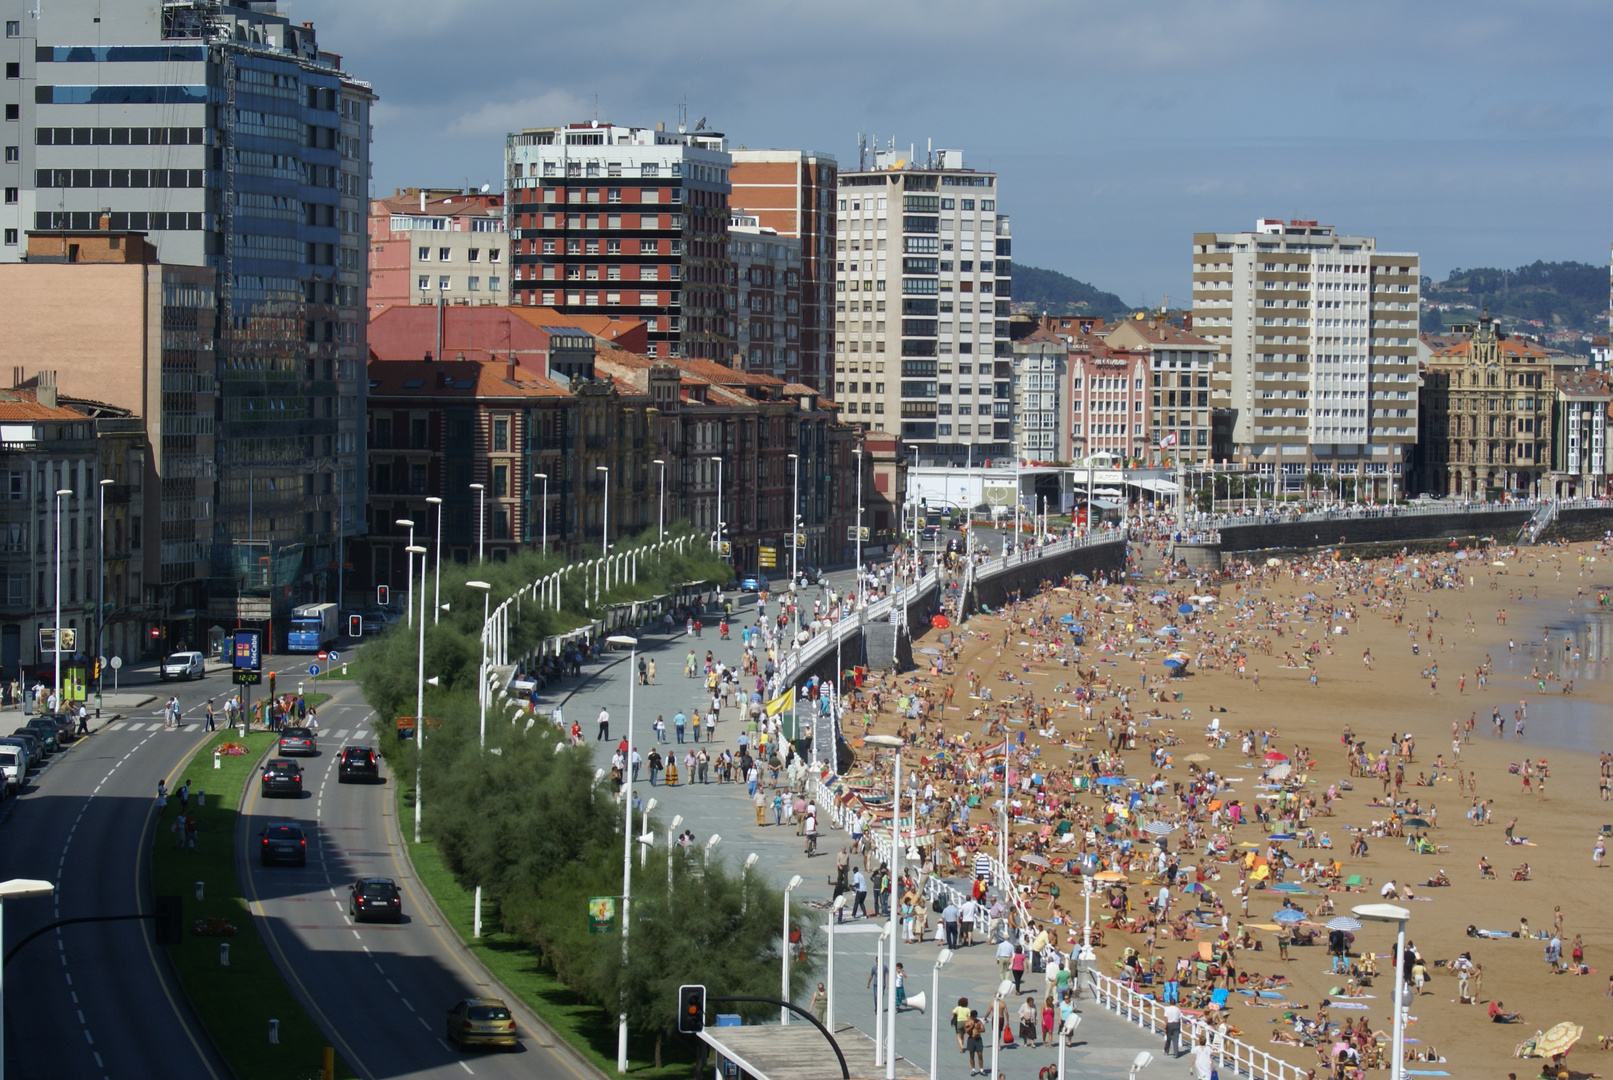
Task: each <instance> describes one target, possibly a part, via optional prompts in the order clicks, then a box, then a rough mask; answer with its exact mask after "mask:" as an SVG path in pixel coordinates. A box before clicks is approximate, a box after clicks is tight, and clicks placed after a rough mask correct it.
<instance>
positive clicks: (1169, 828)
mask: <svg viewBox="0 0 1613 1080" xmlns="http://www.w3.org/2000/svg"><path fill="white" fill-rule="evenodd" d="M1143 831H1144V832H1147V833H1152V834H1153V835H1155V836H1169V835H1170V834H1171V833H1173V832H1175V831H1176V826H1175V825H1172V824H1171V823H1170V822H1168V821H1150V822H1149V823H1148V824H1147V825H1144V826H1143Z"/></svg>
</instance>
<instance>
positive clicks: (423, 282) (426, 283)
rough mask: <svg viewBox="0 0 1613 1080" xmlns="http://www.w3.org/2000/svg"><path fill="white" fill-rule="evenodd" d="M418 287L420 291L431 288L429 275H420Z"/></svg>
mask: <svg viewBox="0 0 1613 1080" xmlns="http://www.w3.org/2000/svg"><path fill="white" fill-rule="evenodd" d="M420 287H421V288H422V289H429V288H431V275H430V274H421V275H420Z"/></svg>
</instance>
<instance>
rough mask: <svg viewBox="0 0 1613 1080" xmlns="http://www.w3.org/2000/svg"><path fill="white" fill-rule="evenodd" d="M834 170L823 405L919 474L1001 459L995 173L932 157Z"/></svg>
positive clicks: (1004, 366) (1000, 240)
mask: <svg viewBox="0 0 1613 1080" xmlns="http://www.w3.org/2000/svg"><path fill="white" fill-rule="evenodd" d="M867 165H868V160H867V158H866V157H865V158H864V160H863V161H860V162H859V167H858V170H857V171H856V172H842V173H841V174H840V188H839V194H838V197H837V199H836V205H837V208H838V210H839V220H838V222H837V224H838V229H839V231H838V234H837V236H836V240H835V248H836V251H835V278H836V280H835V380H834V381H835V400H836V401H837V402H840V403H841V405H842V407H843V408H844V410H845V411H844V413H843V415H844V417H845V419H846V420H847V421H848V422H856V423H859V424H862V425H864V426H865V427H867V428H869V429H871V430H873V431H889V432H891V433H893V434H896V435H898V436H899V437H900V438H901V440H902V441H903V443H904V444H906V445H907V446H910V447H917V448H918V451H919V459H920V462H921V463H922V464H932V465H933V464H938V463H943V464H956V465H963V464H965V463H966V462H967V461H969V460H971V459H972V460H975V461H979V460H983V459H985V458H989V457H1007V456H1008V455H1009V454H1011V453H1012V452H1013V446H1014V430H1013V427H1014V424H1013V404H1014V402H1013V350H1012V345H1011V343H1010V340H1009V333H1008V318H1009V311H1008V304H1009V295H1010V291H1011V289H1010V283H1011V279H1012V269H1011V262H1010V259H1011V256H1012V254H1013V252H1012V237H1011V232H1010V228H1009V220H1008V216H1007V215H1006V214H999V213H998V212H997V176H996V174H995V173H988V172H977V171H974V170H970V169H965V168H964V167H963V154H962V153H961V152H959V151H956V150H942V151H940V152H939V153H938V154H932V155H930V156H929V157H928V158H927V159H926V161H925V163H924V164H923V165H920V164H919V163H918V162H916V161H914V160H911V158H904V157H899V156H898V155H897V153H896V151H895V150H878V151H876V152H875V153H874V155H873V160H872V168H867V167H866V166H867Z"/></svg>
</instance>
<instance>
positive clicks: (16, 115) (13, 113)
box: [6, 105, 22, 120]
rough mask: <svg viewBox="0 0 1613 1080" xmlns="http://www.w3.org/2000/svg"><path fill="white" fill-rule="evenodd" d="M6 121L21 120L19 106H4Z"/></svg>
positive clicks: (20, 108)
mask: <svg viewBox="0 0 1613 1080" xmlns="http://www.w3.org/2000/svg"><path fill="white" fill-rule="evenodd" d="M6 119H7V120H21V119H22V106H20V105H7V106H6Z"/></svg>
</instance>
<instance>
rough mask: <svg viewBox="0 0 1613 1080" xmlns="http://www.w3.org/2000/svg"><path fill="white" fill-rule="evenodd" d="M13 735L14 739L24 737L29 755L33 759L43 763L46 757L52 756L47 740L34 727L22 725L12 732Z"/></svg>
mask: <svg viewBox="0 0 1613 1080" xmlns="http://www.w3.org/2000/svg"><path fill="white" fill-rule="evenodd" d="M11 737H12V738H13V739H23V740H25V741H26V742H27V744H28V757H29V759H30V760H31V761H35V762H38V763H39V764H41V765H42V764H44V762H45V759H46V758H48V757H50V750H49V748H47V747H46V746H45V740H44V739H43V738H42V737H41V736H40V734H39V732H37V731H35V730H34V729H33V728H31V727H20V728H18V729H17V730H16V731H13V732H12V733H11Z"/></svg>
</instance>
